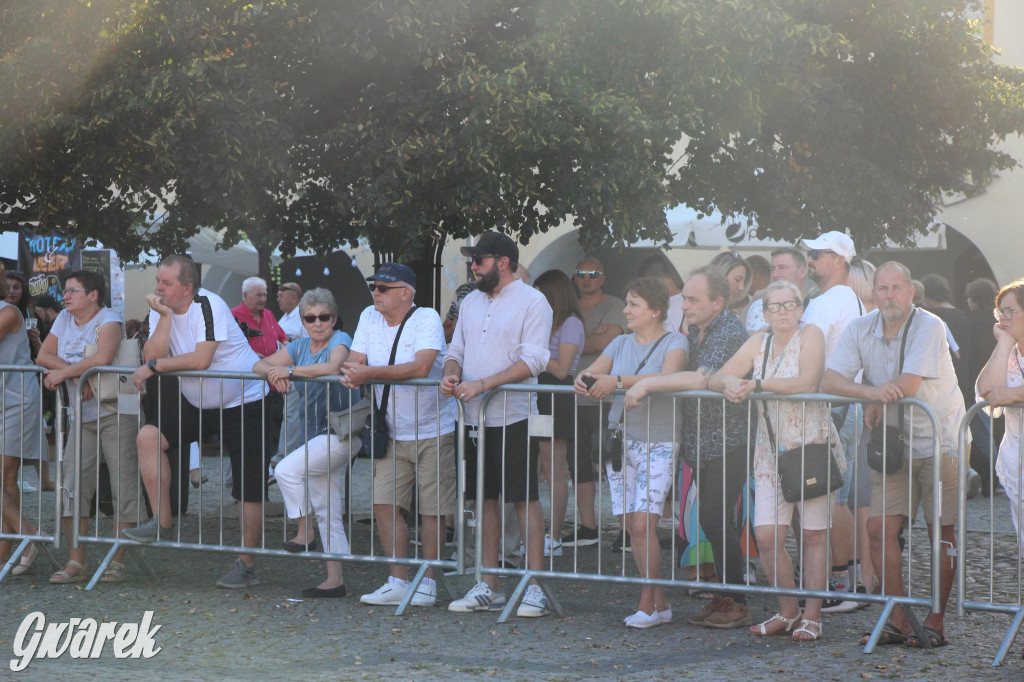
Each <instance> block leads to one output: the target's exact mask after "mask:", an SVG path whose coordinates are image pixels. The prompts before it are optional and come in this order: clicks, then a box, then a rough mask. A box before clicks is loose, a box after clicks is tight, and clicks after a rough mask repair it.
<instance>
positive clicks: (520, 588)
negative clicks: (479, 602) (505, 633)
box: [498, 571, 533, 623]
mask: <svg viewBox="0 0 1024 682" xmlns="http://www.w3.org/2000/svg"><path fill="white" fill-rule="evenodd" d="M532 578H533V576H532V575H531V574H530V572H529V571H527V572H526V573H524V574H523V577H522V578H520V579H519V584H518V585H516V589H514V590H513V591H512V594H510V595H509V597H508V601H506V602H505V608H504V609H502V610H501V615H500V616H498V622H499V623H505V622H507V621H508V619H509V618H511V617H512V609H514V608H516V606H518V604H519V600H520V599H522V598H523V594H525V593H526V588H527V586H528V585H529V584H530V580H531V579H532Z"/></svg>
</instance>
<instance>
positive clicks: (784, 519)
mask: <svg viewBox="0 0 1024 682" xmlns="http://www.w3.org/2000/svg"><path fill="white" fill-rule="evenodd" d="M836 493H837V491H832V493H830V494H828V495H822V496H820V497H815V498H812V499H810V500H804V501H803V502H786V498H785V497H783V496H782V488H781V487H778V486H774V487H773V486H768V485H759V486H757V487H756V488H755V489H754V527H755V528H756V527H758V526H774V525H779V526H790V525H792V522H793V510H794V509H799V510H800V526H801V527H802V528H804V529H806V530H825V529H826V528H828V527H829V526H828V522H829V515H828V510H829V507H831V506H832V503H834V502H835V500H836Z"/></svg>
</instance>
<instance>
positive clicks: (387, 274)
mask: <svg viewBox="0 0 1024 682" xmlns="http://www.w3.org/2000/svg"><path fill="white" fill-rule="evenodd" d="M366 281H367V282H375V281H376V282H405V283H406V284H408V285H409V286H411V287H413V288H415V287H416V273H415V272H413V271H412V268H410V267H409V266H408V265H402V264H401V263H383V264H382V265H381V266H380V267H379V268H377V272H375V273H373V274H372V275H370V276H369V277H367V278H366Z"/></svg>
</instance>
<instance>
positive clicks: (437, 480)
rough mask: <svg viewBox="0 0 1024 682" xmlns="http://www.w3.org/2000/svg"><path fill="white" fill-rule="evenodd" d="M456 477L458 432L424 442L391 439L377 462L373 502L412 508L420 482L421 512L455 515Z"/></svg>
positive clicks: (374, 473) (427, 439) (425, 513)
mask: <svg viewBox="0 0 1024 682" xmlns="http://www.w3.org/2000/svg"><path fill="white" fill-rule="evenodd" d="M439 443H440V448H441V450H440V453H438V444H439ZM456 478H457V476H456V468H455V433H454V432H453V433H446V434H445V435H443V436H441V437H440V438H426V439H424V440H420V441H415V440H396V441H388V454H387V456H386V457H383V458H382V459H378V460H375V461H374V463H373V503H374V504H395V505H397V506H399V507H401V508H403V509H408V508H409V504H410V502H411V501H412V488H413V485H416V484H417V483H418V490H419V505H418V506H419V512H420V514H424V515H425V516H441V515H443V514H454V513H455V507H456V497H455V491H456V486H455V483H456Z"/></svg>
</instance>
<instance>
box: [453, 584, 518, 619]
mask: <svg viewBox="0 0 1024 682" xmlns="http://www.w3.org/2000/svg"><path fill="white" fill-rule="evenodd" d="M504 607H505V593H504V592H495V591H494V590H492V589H491V588H490V586H488V585H487V583H485V582H479V583H477V584H476V585H474V586H473V587H472V588H471V589H470V590H469V592H467V593H466V596H465V597H463V598H462V599H456V600H455V601H453V602H452V603H450V604H448V610H449V611H453V612H455V613H471V612H473V611H500V610H501V609H503V608H504ZM520 608H521V607H520Z"/></svg>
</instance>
